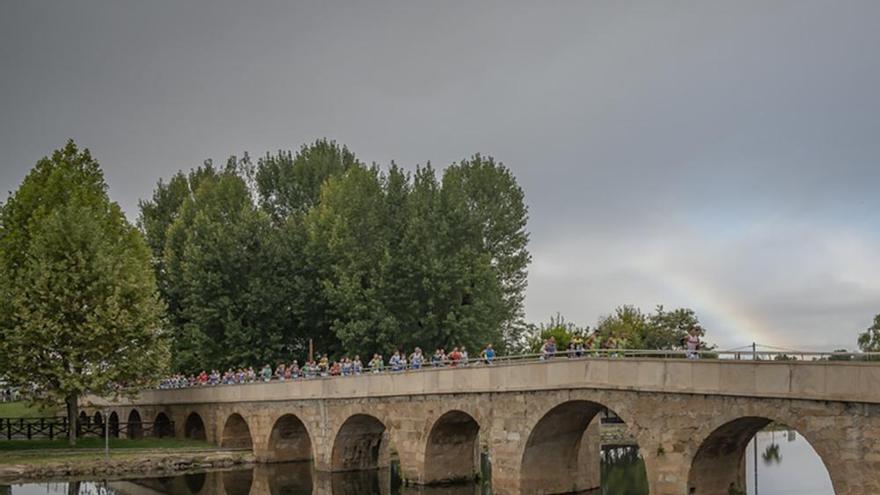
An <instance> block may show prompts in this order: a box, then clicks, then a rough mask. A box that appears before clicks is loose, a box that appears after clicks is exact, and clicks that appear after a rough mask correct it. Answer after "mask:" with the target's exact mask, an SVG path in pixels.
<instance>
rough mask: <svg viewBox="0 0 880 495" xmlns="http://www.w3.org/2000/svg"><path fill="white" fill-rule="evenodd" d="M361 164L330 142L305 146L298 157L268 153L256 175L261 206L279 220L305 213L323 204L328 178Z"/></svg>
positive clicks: (280, 153)
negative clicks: (322, 193) (321, 202)
mask: <svg viewBox="0 0 880 495" xmlns="http://www.w3.org/2000/svg"><path fill="white" fill-rule="evenodd" d="M359 165H360V162H358V160H357V158H356V157H355V155H354V153H352V152H351V151H349V150H348V148H346V147H345V146H339V145H338V144H336V142H335V141H328V140H326V139H319V140H317V141H315V142H314V143H312V144H310V145H304V146H303V147H302V148H300V150H299V151H298V152H297V153H296V155H294V154H293V153H292V152H290V151H279V152H278V153H277V154H275V155H270V154H268V153H267V154H266V155H265V156H264V157H263V158H261V159H260V160H259V161H258V163H257V169H256V174H255V180H256V188H257V192H258V195H259V202H260V205H261V206H262V208H263V209H264V210H265V211H266V212H267V213H269V215H271V216H272V218H274V219H275V220H278V221H282V220H284V219H286V218H287V217H288V216H290V215H291V214H300V215H302V214H305V213H307V212H308V211H309V210H310V209H311V208H312V207H314V206H315V205H317V204H318V202H319V201H320V198H321V187H322V186H323V185H324V182H326V181H327V179H329V178H331V177H336V176H339V175H341V174H343V173H344V172H345V171H346V170H348V169H349V168H351V167H354V166H359Z"/></svg>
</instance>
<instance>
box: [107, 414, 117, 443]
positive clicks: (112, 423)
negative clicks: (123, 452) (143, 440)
mask: <svg viewBox="0 0 880 495" xmlns="http://www.w3.org/2000/svg"><path fill="white" fill-rule="evenodd" d="M107 423H108V425H107V426H108V429H109V430H110V436H111V437H114V438H119V414H117V413H116V411H113V412H111V413H110V416H108V417H107Z"/></svg>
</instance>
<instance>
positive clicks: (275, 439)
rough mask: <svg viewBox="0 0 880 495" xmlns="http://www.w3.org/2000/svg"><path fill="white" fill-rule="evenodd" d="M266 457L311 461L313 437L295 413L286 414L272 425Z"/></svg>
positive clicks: (285, 460)
mask: <svg viewBox="0 0 880 495" xmlns="http://www.w3.org/2000/svg"><path fill="white" fill-rule="evenodd" d="M266 457H267V459H268V461H269V462H296V461H311V460H312V459H313V458H314V452H313V450H312V437H311V435H309V430H308V428H306V425H305V423H303V422H302V420H301V419H299V417H297V416H296V415H295V414H284V415H282V416H281V417H279V418H278V419H277V420H276V421H275V424H274V425H272V431H271V432H270V433H269V444H268V451H267V453H266Z"/></svg>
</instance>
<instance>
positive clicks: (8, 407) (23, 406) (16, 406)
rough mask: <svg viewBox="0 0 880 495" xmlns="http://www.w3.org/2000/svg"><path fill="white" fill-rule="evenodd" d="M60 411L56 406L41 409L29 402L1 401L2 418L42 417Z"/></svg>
mask: <svg viewBox="0 0 880 495" xmlns="http://www.w3.org/2000/svg"><path fill="white" fill-rule="evenodd" d="M58 412H59V411H58V409H57V408H54V407H50V408H47V409H41V408H39V407H37V406H29V405H28V404H27V402H0V418H40V417H47V416H55V415H57V414H58Z"/></svg>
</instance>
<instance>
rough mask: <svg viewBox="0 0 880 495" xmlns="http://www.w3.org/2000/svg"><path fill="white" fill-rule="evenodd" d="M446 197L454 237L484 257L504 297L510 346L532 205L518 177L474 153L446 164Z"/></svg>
mask: <svg viewBox="0 0 880 495" xmlns="http://www.w3.org/2000/svg"><path fill="white" fill-rule="evenodd" d="M442 193H443V197H444V198H445V199H446V201H445V203H444V205H445V206H446V207H447V211H446V213H447V215H448V217H447V218H448V219H449V220H450V221H451V222H453V223H450V224H449V227H450V229H451V231H450V235H451V238H453V239H455V242H456V243H459V244H462V245H464V246H465V248H466V249H469V250H470V251H472V252H473V253H474V255H476V256H486V257H487V258H488V260H489V264H490V267H491V271H492V273H493V275H494V277H495V279H496V280H497V282H498V284H499V286H500V290H501V294H502V299H503V306H502V307H501V308H500V309H501V311H502V318H501V322H500V325H501V330H502V333H503V338H504V341H503V342H502V343H501V344H503V346H506V347H513V346H516V345H517V344H519V343H520V340H521V338H522V335H520V330H521V329H522V328H523V325H522V320H523V316H524V315H523V300H524V297H525V289H526V285H527V277H528V272H527V268H528V264H529V263H530V262H531V255H530V254H529V252H528V249H527V246H528V241H529V234H528V231H526V223H527V221H528V208H527V207H526V205H525V201H524V193H523V191H522V188H520V187H519V185H518V184H517V182H516V178H515V177H514V176H513V174H512V173H511V172H510V170H509V169H508V168H507V167H505V166H504V165H503V164H502V163H500V162H497V163H496V162H495V160H494V159H493V158H492V157H490V156H482V155H479V154H477V155H474V156H472V157H471V158H470V159H469V160H463V161H461V162H459V163H456V164H453V165H452V166H450V167H448V168H447V169H446V170H445V171H444V174H443V190H442Z"/></svg>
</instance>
